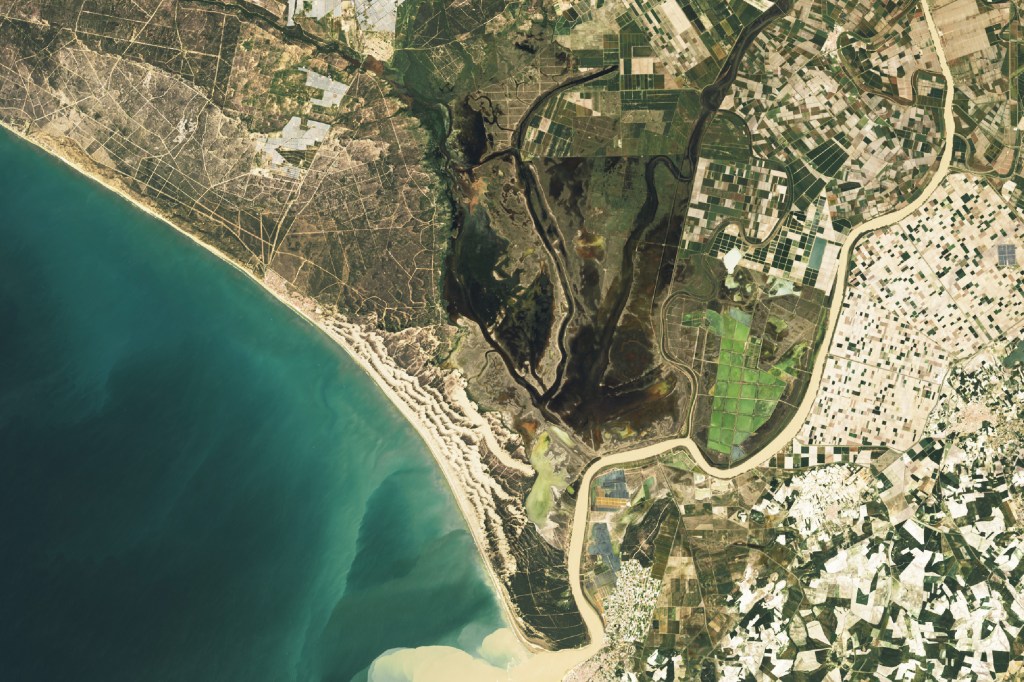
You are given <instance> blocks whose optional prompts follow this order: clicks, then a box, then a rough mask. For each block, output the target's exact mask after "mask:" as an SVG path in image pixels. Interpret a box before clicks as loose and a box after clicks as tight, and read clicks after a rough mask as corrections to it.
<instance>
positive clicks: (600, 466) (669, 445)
mask: <svg viewBox="0 0 1024 682" xmlns="http://www.w3.org/2000/svg"><path fill="white" fill-rule="evenodd" d="M921 5H922V8H923V10H924V13H925V19H926V21H927V24H928V29H929V32H930V33H931V36H932V40H933V42H934V43H935V49H936V53H937V55H938V58H939V63H940V66H941V69H942V74H943V76H944V77H945V79H946V93H945V99H944V102H943V114H944V121H945V133H946V144H945V145H944V148H943V153H942V157H941V159H940V163H939V167H938V169H937V170H936V172H935V173H934V174H933V176H932V178H931V180H930V181H929V183H928V185H927V186H926V187H925V189H924V190H923V191H922V192H921V194H920V195H918V197H917V198H916V199H915V200H914V201H912V202H910V203H909V204H907V205H906V206H904V207H903V208H900V209H897V210H896V211H893V212H891V213H889V214H886V215H884V216H879V217H877V218H874V219H872V220H869V221H868V222H866V223H863V224H862V225H860V226H858V227H857V228H855V229H854V230H852V231H851V233H850V234H849V236H848V238H847V240H846V241H845V242H844V244H843V247H842V250H841V252H840V256H839V264H840V270H839V272H837V275H836V284H835V292H834V295H833V300H832V304H831V307H830V309H829V329H828V333H827V334H826V338H825V339H823V342H822V347H821V350H820V351H819V354H818V357H817V359H816V361H815V364H814V367H813V369H812V374H811V380H810V382H809V384H808V387H807V391H806V392H805V394H804V398H803V400H802V402H801V404H800V407H799V409H798V410H797V412H796V414H795V415H794V417H793V419H792V420H791V421H790V423H789V424H788V425H787V427H786V428H785V429H784V430H783V431H782V432H780V433H779V434H778V435H777V436H776V437H775V438H774V439H773V440H772V441H771V442H770V443H769V444H768V445H766V446H765V447H764V448H762V449H761V450H760V451H759V452H758V453H756V454H754V455H753V456H751V457H750V458H748V459H747V460H745V461H744V462H743V463H741V464H739V465H737V466H736V467H733V468H730V469H718V468H715V467H713V466H711V465H709V464H708V463H707V462H706V461H705V460H704V459H703V458H702V457H701V456H700V455H699V454H697V453H698V450H697V447H696V444H695V443H694V442H693V440H692V439H690V438H675V439H671V440H666V441H662V442H660V443H656V444H653V445H648V446H646V447H642V448H638V449H635V450H629V451H625V452H619V453H615V454H612V455H607V456H605V457H602V458H600V459H599V460H597V461H595V462H594V464H593V465H592V466H591V467H590V468H589V469H588V470H587V471H586V473H585V475H584V477H583V480H582V482H581V484H580V487H579V489H578V495H579V498H578V501H577V504H576V509H575V514H574V517H573V525H572V530H571V538H570V545H569V549H568V552H567V555H566V556H567V559H568V564H569V583H570V587H571V589H572V594H573V598H574V600H575V601H576V604H577V607H578V608H579V611H580V613H581V615H582V617H583V621H584V623H585V624H586V626H587V629H588V631H589V633H590V638H591V642H590V644H588V645H587V646H585V647H582V648H578V649H565V650H561V651H540V653H535V654H533V655H531V656H529V657H528V658H527V659H526V660H524V661H523V662H521V663H519V664H517V665H514V666H513V667H511V668H509V669H508V670H505V671H495V674H494V678H493V679H494V680H498V681H500V680H507V681H509V682H543V681H545V680H559V679H562V678H563V677H564V676H565V675H566V674H567V673H569V672H570V671H571V670H572V669H573V668H574V667H576V666H577V665H579V664H580V663H582V662H584V661H586V660H587V659H588V658H590V657H592V656H594V655H595V654H596V653H598V651H599V650H600V649H601V647H602V645H603V642H604V625H603V623H602V621H601V618H600V616H599V615H598V613H597V611H596V610H594V608H593V607H592V606H591V604H590V603H589V601H587V599H586V597H585V595H584V594H583V590H582V586H581V582H580V565H581V560H582V554H583V537H584V531H585V527H586V521H587V512H588V508H589V490H590V486H591V484H592V482H593V479H594V476H595V475H596V474H597V473H599V472H600V471H602V470H604V469H606V468H607V467H610V466H620V465H628V464H630V463H634V462H638V461H641V460H643V459H646V458H648V457H653V456H656V455H659V454H662V453H664V452H667V451H669V450H671V449H673V448H677V447H685V448H687V449H689V450H690V451H691V452H692V453H694V454H695V456H694V457H693V459H694V461H695V463H696V464H697V465H698V466H699V467H700V468H701V469H703V470H704V471H705V472H706V473H707V474H709V475H711V476H715V477H718V478H723V479H726V478H733V477H735V476H738V475H740V474H742V473H745V472H747V471H750V470H751V469H753V468H755V467H758V466H761V465H762V464H764V462H765V461H766V460H767V459H768V458H769V457H771V456H772V455H773V454H775V453H776V452H778V451H779V450H781V449H782V448H783V447H786V446H787V445H788V444H789V443H791V442H792V440H793V438H794V437H795V436H796V434H797V432H798V431H799V429H800V427H801V426H802V424H803V421H804V420H805V419H806V417H807V414H808V413H809V411H810V409H811V406H812V405H813V402H814V398H815V395H816V393H817V390H818V387H819V385H820V382H821V377H822V373H823V370H824V365H825V359H826V356H827V354H828V353H827V351H828V346H829V345H830V344H831V340H832V336H833V335H834V332H835V327H836V323H837V321H838V318H839V313H840V310H841V307H842V301H843V294H844V292H845V287H846V275H847V273H848V270H849V260H850V259H849V256H850V251H851V250H852V248H853V244H854V243H855V242H856V240H857V238H859V237H860V236H861V235H863V234H866V233H868V232H871V231H873V230H878V229H881V228H884V227H887V226H889V225H892V224H893V223H896V222H899V221H900V220H903V219H904V218H906V217H908V216H910V215H911V214H912V213H914V212H915V211H917V210H918V209H919V208H920V207H921V206H922V205H923V204H924V203H925V202H926V201H927V200H928V199H929V197H930V196H931V194H932V193H933V192H934V191H935V189H936V188H937V187H938V185H939V183H941V181H942V180H943V179H944V178H945V176H946V174H947V172H948V170H949V164H950V161H951V159H952V150H953V146H952V132H953V130H954V129H955V124H954V121H953V108H952V104H953V90H954V86H953V77H952V74H951V72H950V69H949V66H948V64H947V62H946V58H945V53H944V51H943V48H942V43H941V40H940V37H939V34H938V30H937V29H936V26H935V23H934V21H933V19H932V15H931V8H930V6H929V4H928V0H921ZM0 126H3V127H4V128H5V129H7V130H9V131H11V132H12V133H13V134H15V135H17V136H18V137H19V138H21V139H23V140H25V141H27V142H29V143H31V144H33V145H35V146H37V147H40V148H42V149H44V150H45V151H46V152H48V153H50V154H51V155H53V156H55V157H57V158H59V159H60V160H61V161H62V162H64V163H66V164H67V165H68V166H70V167H71V168H73V169H75V170H76V171H78V172H80V173H82V174H83V175H85V176H87V177H89V178H90V179H92V180H94V181H96V182H98V183H100V184H101V185H103V186H104V187H106V188H107V189H109V190H110V191H112V192H115V193H117V194H118V195H119V196H121V197H122V198H124V199H125V200H126V201H129V202H130V203H132V204H133V205H134V206H135V207H136V208H138V209H139V210H141V211H144V212H145V213H147V214H148V215H150V216H152V217H154V218H157V219H159V220H161V221H162V222H164V223H165V224H167V225H169V226H171V227H172V228H173V229H175V230H177V231H178V232H179V233H181V234H183V235H185V236H186V237H188V238H189V239H190V240H192V242H194V243H195V244H197V245H199V246H201V247H202V248H204V249H206V250H207V251H208V252H209V253H212V254H213V255H214V256H216V257H217V258H219V259H220V260H222V261H223V262H225V263H228V264H229V265H231V266H232V267H234V268H236V269H237V270H238V271H240V272H242V273H244V274H245V275H246V276H247V277H249V279H250V280H252V281H253V282H255V283H256V284H258V285H259V286H260V287H261V288H262V289H264V290H265V291H267V292H268V293H269V294H270V295H272V296H273V297H274V298H276V299H277V300H278V301H280V302H281V303H283V304H284V305H286V306H288V307H289V308H291V309H292V310H293V311H294V312H295V313H296V314H298V315H299V316H300V317H301V318H303V319H304V320H306V321H307V322H309V323H310V324H312V325H313V326H315V327H316V328H317V329H319V330H320V331H322V332H323V333H324V334H326V335H327V336H328V337H329V338H331V339H332V340H333V341H334V342H335V343H337V344H338V345H339V346H340V347H341V348H342V349H343V350H344V351H345V353H346V354H347V355H348V356H349V357H350V358H351V359H352V360H353V361H354V362H355V363H356V364H357V365H358V366H359V367H360V368H361V369H362V370H363V371H364V372H366V374H367V375H368V376H369V377H370V378H371V379H372V380H373V382H374V383H375V384H376V385H377V386H378V388H379V389H380V390H381V391H382V392H383V393H384V394H385V395H386V396H387V397H388V399H389V400H390V401H391V402H392V403H393V404H394V405H395V407H396V408H397V409H398V410H399V412H401V414H402V415H403V416H404V417H405V418H406V419H407V420H408V421H409V423H410V424H412V426H413V427H414V428H415V429H416V431H417V432H418V433H419V435H420V437H421V438H422V439H423V441H424V443H425V444H426V445H427V448H428V449H429V450H430V452H431V454H432V455H433V456H434V459H435V461H437V463H438V466H439V467H440V469H441V471H442V473H443V475H444V476H445V480H446V481H447V483H448V487H449V489H450V490H451V491H452V495H453V496H454V498H455V500H456V503H457V504H458V506H459V510H460V512H461V513H462V515H463V517H464V518H465V520H466V523H467V525H468V526H469V529H470V532H471V534H472V536H473V538H474V541H475V542H476V544H477V547H478V549H479V551H480V553H481V556H482V558H483V561H482V563H483V565H484V568H485V570H486V572H487V575H488V577H489V579H490V580H491V582H492V583H493V585H494V588H495V592H496V595H497V596H498V601H499V603H500V604H501V607H502V610H503V611H504V613H505V616H506V619H507V620H508V622H509V624H510V625H511V626H512V627H513V628H514V630H515V632H516V634H517V635H518V636H519V638H520V640H521V641H523V642H524V643H525V644H526V645H527V646H528V647H529V648H530V649H531V650H533V651H537V650H538V649H537V647H536V645H535V644H534V643H533V642H531V641H530V640H529V639H528V638H527V637H526V636H525V634H524V631H523V630H522V628H521V625H520V623H519V620H518V618H517V617H516V615H515V614H514V612H513V610H512V609H511V608H510V606H509V603H508V601H507V597H506V593H505V591H504V588H503V587H502V582H501V581H500V579H499V578H498V576H497V574H496V573H495V570H494V566H493V564H492V562H491V561H490V560H489V559H488V557H489V555H490V550H489V549H488V544H487V542H486V538H484V536H483V528H484V526H483V519H482V518H481V517H480V515H479V514H478V513H477V512H476V510H475V508H474V507H473V505H472V503H471V502H470V500H469V499H468V498H467V496H466V491H465V490H464V489H463V488H462V486H461V484H459V482H458V481H457V479H456V478H454V474H453V472H452V470H451V467H450V464H449V462H448V460H447V457H448V453H447V449H446V447H445V445H444V444H443V443H442V441H441V440H440V439H439V438H438V436H437V435H436V434H435V431H436V429H438V428H439V427H438V425H437V424H434V423H432V422H431V421H430V420H429V419H427V418H426V417H424V416H423V415H421V414H419V413H417V412H416V411H415V410H413V409H412V407H411V406H410V404H409V401H408V398H407V397H403V396H402V395H400V393H399V391H398V390H397V389H396V388H395V387H394V386H392V383H394V382H395V381H396V379H395V378H394V377H393V376H392V377H391V382H392V383H389V381H388V379H387V378H386V377H385V374H388V373H389V372H390V371H391V369H392V368H397V365H395V364H394V363H393V361H392V360H391V359H390V358H389V357H386V354H385V356H384V357H382V356H381V355H380V354H379V352H378V351H374V350H371V348H372V344H370V346H369V347H367V348H363V349H362V350H361V351H357V350H356V348H354V346H353V339H346V338H345V337H344V336H343V335H342V334H341V333H339V331H338V330H337V329H335V328H333V327H332V326H330V324H331V322H330V321H329V320H328V318H326V317H325V316H323V315H322V314H319V313H317V312H316V309H315V307H314V306H313V305H312V303H311V302H310V301H309V300H307V299H303V298H302V297H299V296H296V295H293V294H289V293H288V292H286V291H285V290H284V289H283V287H280V286H275V285H273V283H272V281H269V280H272V276H268V277H266V278H264V279H260V278H259V277H257V276H256V274H255V273H254V272H252V271H251V270H248V269H246V268H245V267H243V266H242V265H241V264H239V263H238V262H237V261H235V260H233V259H232V258H230V257H229V256H227V255H226V254H224V253H223V252H221V251H220V250H218V249H217V248H215V247H213V246H211V245H210V244H207V243H205V242H203V241H202V240H200V239H199V238H198V237H196V236H195V235H193V234H191V233H190V232H188V231H187V230H185V229H183V228H181V227H179V226H178V225H177V224H175V223H174V222H173V221H172V220H170V219H169V218H168V217H166V216H164V215H162V214H160V213H159V212H158V211H156V210H154V209H153V208H152V207H150V206H147V205H146V204H144V203H142V201H141V200H140V199H139V198H138V197H136V196H135V195H133V194H132V193H131V192H129V191H128V190H127V189H126V188H125V187H124V186H123V184H121V183H120V182H118V181H117V180H116V179H114V178H109V177H105V176H103V175H100V174H98V173H93V172H90V170H89V169H87V168H86V167H85V166H84V164H83V163H81V162H80V161H79V160H77V159H73V158H71V157H70V156H69V155H68V154H67V153H66V152H65V150H63V149H61V148H60V147H59V146H58V145H56V144H53V143H52V142H51V141H49V140H47V139H33V138H31V137H29V136H27V135H25V134H24V133H22V132H21V131H20V130H18V129H16V128H13V127H12V126H10V125H8V124H7V123H5V122H3V121H0ZM334 322H335V323H337V322H338V321H337V320H334ZM342 324H346V323H344V322H342ZM352 327H353V328H355V325H352ZM353 333H354V332H353ZM364 354H365V355H364ZM397 369H399V370H400V368H397ZM414 380H415V379H414V378H413V381H414ZM466 400H467V402H468V398H467V399H466ZM439 409H442V408H440V407H439ZM476 417H477V418H479V419H480V420H481V421H480V423H478V425H479V426H480V427H481V428H483V429H484V432H485V433H486V432H487V429H486V426H487V425H486V423H485V422H484V421H483V419H482V417H480V415H479V414H477V415H476ZM484 438H485V439H486V441H487V443H486V444H487V445H488V447H489V449H490V450H491V451H492V452H493V454H494V455H495V456H496V457H497V458H498V459H499V461H501V463H502V464H503V465H505V466H508V467H510V468H513V469H516V470H517V471H519V472H520V473H530V474H532V469H529V467H527V466H526V465H525V464H524V463H522V462H519V461H517V460H514V459H512V458H509V457H508V456H507V453H505V452H504V450H503V449H502V448H500V447H495V446H496V443H494V442H493V441H492V438H493V434H492V435H491V437H490V438H488V437H486V436H485V437H484ZM479 673H480V671H479V669H473V671H470V670H467V671H465V673H461V672H460V671H458V670H450V671H447V673H446V679H449V680H452V681H453V682H459V681H461V680H466V681H467V682H483V680H481V677H480V676H479Z"/></svg>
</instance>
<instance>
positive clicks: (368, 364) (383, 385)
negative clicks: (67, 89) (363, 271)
mask: <svg viewBox="0 0 1024 682" xmlns="http://www.w3.org/2000/svg"><path fill="white" fill-rule="evenodd" d="M0 126H2V127H3V128H4V129H6V130H8V131H10V132H11V133H13V134H14V135H16V136H17V137H19V138H20V139H22V140H24V141H25V142H28V143H29V144H32V145H33V146H35V147H38V148H40V149H42V150H43V151H45V152H47V153H48V154H50V155H52V156H54V157H56V158H57V159H59V160H60V161H62V162H63V163H64V164H66V165H67V166H69V167H70V168H72V169H74V170H75V171H77V172H79V173H81V174H82V175H84V176H85V177H87V178H89V179H90V180H93V181H95V182H97V183H98V184H100V185H102V186H103V187H105V188H106V189H108V190H110V191H111V192H114V193H116V194H117V195H118V196H120V197H121V198H123V199H124V200H125V201H128V202H130V203H131V204H132V205H133V206H135V207H136V208H137V209H139V210H140V211H142V212H144V213H146V214H147V215H149V216H151V217H153V218H156V219H158V220H160V221H161V222H163V223H164V224H166V225H169V226H170V227H172V228H173V229H174V230H176V231H177V232H178V233H180V234H182V235H184V236H185V237H188V238H189V239H190V240H191V241H192V242H193V243H194V244H196V245H198V246H200V247H202V248H203V249H205V250H206V251H208V252H209V253H211V254H213V255H214V256H216V257H217V258H218V259H220V260H221V261H223V262H224V263H227V264H228V265H230V266H231V267H233V268H235V269H236V270H238V271H239V272H241V273H243V274H244V275H245V276H246V277H248V278H249V279H250V280H251V281H252V282H254V283H256V284H257V285H258V286H259V287H260V288H261V289H263V290H264V291H266V292H267V293H268V294H270V295H271V296H273V297H274V298H275V299H277V300H278V301H279V302H280V303H282V304H284V305H285V306H287V307H288V308H290V309H291V310H292V311H294V312H295V313H296V314H297V315H298V316H299V317H301V318H302V319H304V320H306V321H307V322H308V323H310V324H311V325H313V326H314V327H316V328H317V329H318V330H320V331H321V332H323V333H324V334H326V335H327V336H328V337H329V338H330V339H331V340H332V341H334V342H335V343H336V344H337V345H338V346H339V347H341V349H342V350H343V351H344V352H345V354H346V355H348V356H349V357H350V358H351V359H352V360H353V362H355V363H356V365H358V366H359V367H360V368H361V369H362V370H363V371H364V372H365V373H366V374H367V375H368V376H369V377H370V379H371V380H372V381H373V382H374V384H376V385H377V387H378V388H379V389H380V390H381V392H382V393H384V395H385V396H387V398H388V399H389V400H390V401H391V402H392V404H394V405H395V407H396V408H397V409H398V411H399V412H400V413H401V414H402V416H403V417H405V419H406V420H407V421H408V422H409V423H410V424H411V425H412V426H413V428H414V429H415V430H416V432H417V433H418V434H419V436H420V438H421V439H422V440H423V442H424V443H425V444H426V446H427V448H428V449H429V450H430V452H431V454H432V455H433V457H434V460H435V461H436V462H437V464H438V467H439V468H440V469H441V472H442V474H443V475H444V477H445V481H446V482H447V484H448V488H449V489H450V490H451V492H452V496H453V497H454V498H455V501H456V504H457V505H458V507H459V511H460V513H461V514H462V516H463V518H464V519H465V521H466V525H467V526H468V527H469V530H470V534H471V535H472V536H473V540H474V542H475V543H476V546H477V549H478V551H479V552H480V555H481V564H483V566H484V569H485V571H486V573H487V576H488V579H489V580H490V581H491V583H492V585H493V589H494V592H495V595H496V597H497V600H498V602H499V604H500V605H501V609H502V612H503V613H504V615H505V619H506V621H508V623H509V625H510V626H511V627H512V628H513V630H514V631H515V633H516V635H517V636H518V638H519V639H520V640H521V641H522V642H523V643H524V644H525V645H526V646H527V647H528V648H529V649H530V650H531V651H545V650H543V649H541V648H540V647H538V646H537V645H536V643H534V642H532V641H531V640H530V639H529V638H528V637H527V636H526V634H525V632H524V631H523V628H522V626H521V624H520V621H519V619H518V617H517V616H516V614H515V613H514V611H513V610H512V608H511V607H510V605H509V603H508V598H507V596H506V592H505V590H504V588H503V587H502V582H501V580H500V579H499V577H498V575H497V574H496V572H495V570H494V566H493V564H492V562H491V560H490V558H489V556H490V554H491V551H490V550H489V548H488V544H487V541H486V538H485V537H484V536H483V530H484V520H483V518H482V517H481V516H480V515H479V514H478V513H477V512H476V510H475V508H474V507H473V505H472V503H471V502H470V500H469V499H468V498H467V495H466V491H465V489H464V488H463V487H462V486H461V485H459V483H458V481H457V480H456V478H455V476H454V473H453V471H452V469H451V466H450V464H449V462H448V460H447V449H446V448H445V447H444V445H443V444H442V442H441V440H440V439H439V438H438V436H437V433H436V432H437V430H438V429H439V428H440V427H438V426H437V425H436V424H433V423H431V421H430V420H429V419H428V418H426V417H425V416H422V415H420V414H418V413H417V412H416V411H414V410H413V409H412V407H411V406H410V404H409V400H408V399H407V398H403V397H402V396H401V395H400V393H399V391H398V390H396V387H395V386H393V385H392V384H394V383H396V381H398V379H396V377H395V376H394V374H393V372H394V371H396V370H397V371H401V370H400V368H398V367H397V365H395V364H394V362H393V361H392V360H391V359H390V358H389V357H382V356H381V355H380V354H379V353H377V352H374V351H372V348H373V346H372V344H369V343H367V344H365V347H363V349H362V351H363V352H359V351H357V350H356V348H354V344H353V341H355V339H353V338H345V337H344V336H343V335H342V334H341V333H339V330H338V329H336V328H335V327H332V326H331V324H332V323H333V324H335V325H339V326H340V327H341V328H342V329H344V328H345V327H344V326H342V325H346V323H345V322H344V321H342V320H338V319H335V320H329V319H328V318H327V317H325V316H324V315H322V314H318V313H317V312H316V306H315V304H314V303H313V302H312V301H311V300H309V299H305V298H303V297H301V296H298V295H293V294H289V293H288V292H287V291H285V289H284V280H283V278H279V276H278V278H279V279H280V284H279V285H278V284H276V283H275V277H274V276H275V275H276V273H274V272H273V271H270V272H269V273H268V275H267V276H266V277H265V278H264V279H260V278H259V277H257V276H256V274H255V273H254V272H252V271H251V270H249V269H247V268H245V267H243V266H242V265H241V264H240V263H238V262H237V261H235V260H233V259H232V258H231V257H229V256H228V255H227V254H225V253H223V252H222V251H220V250H219V249H217V248H216V247H214V246H211V245H210V244H207V243H206V242H204V241H202V240H201V239H199V238H198V237H196V236H195V235H193V234H191V233H190V232H188V231H187V230H185V229H183V228H182V227H180V226H178V225H177V224H175V223H174V221H172V220H171V219H170V218H168V217H167V216H165V215H162V214H161V213H160V212H159V211H156V210H155V209H153V208H152V207H150V206H147V205H146V204H145V203H143V202H142V201H141V200H140V199H139V198H138V197H136V196H135V195H133V194H132V193H131V192H130V191H129V190H128V189H127V188H126V187H124V186H123V185H122V184H121V183H120V182H119V181H118V180H117V179H116V178H110V177H105V176H104V175H101V174H99V173H94V172H90V170H89V169H88V168H87V167H86V166H85V165H84V163H83V162H82V161H80V160H78V159H75V158H73V157H72V156H71V155H70V154H69V153H68V150H65V149H63V148H61V146H60V145H59V144H57V142H56V141H54V140H51V139H49V138H46V137H40V138H39V139H35V138H32V137H30V136H28V135H26V134H25V133H23V132H22V131H20V130H18V129H17V128H14V127H13V126H11V125H8V124H7V123H6V122H4V121H2V120H0ZM348 327H349V329H350V331H351V333H353V334H354V333H356V331H355V330H356V329H358V327H357V326H356V325H348ZM360 331H362V330H360ZM364 353H366V355H364ZM389 365H390V367H389ZM392 368H393V369H392ZM385 374H391V377H390V378H391V382H390V383H389V381H388V380H387V379H386V378H385ZM408 380H409V381H411V382H415V378H413V377H408ZM465 402H466V403H467V404H468V403H469V398H468V397H466V399H465ZM437 410H438V411H443V407H441V406H437ZM474 417H475V419H474V421H476V424H477V425H478V426H481V427H483V428H485V429H486V427H487V425H486V422H485V421H484V420H483V417H481V416H480V415H479V414H476V415H474ZM471 418H473V417H471ZM459 435H461V434H459ZM485 439H486V441H487V445H488V446H489V447H495V448H496V449H495V450H494V452H493V454H494V455H495V456H496V457H497V458H498V459H499V461H501V462H502V463H503V464H505V465H506V466H509V467H511V468H515V469H517V470H518V471H520V472H523V471H524V468H526V469H527V470H528V472H529V473H530V474H531V475H532V473H533V470H532V469H529V467H527V465H525V464H523V463H521V462H518V461H516V460H513V459H512V458H510V457H509V456H508V454H507V453H506V452H505V451H504V450H503V449H502V448H500V447H498V446H497V443H496V441H495V439H494V436H493V433H490V432H489V430H488V433H487V436H485ZM541 679H542V678H541Z"/></svg>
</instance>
